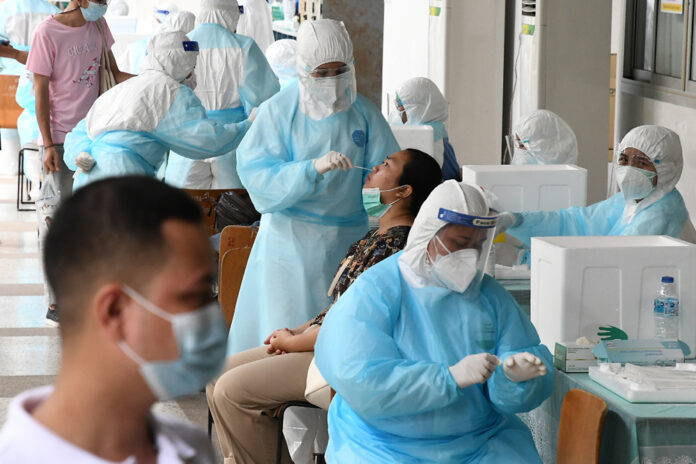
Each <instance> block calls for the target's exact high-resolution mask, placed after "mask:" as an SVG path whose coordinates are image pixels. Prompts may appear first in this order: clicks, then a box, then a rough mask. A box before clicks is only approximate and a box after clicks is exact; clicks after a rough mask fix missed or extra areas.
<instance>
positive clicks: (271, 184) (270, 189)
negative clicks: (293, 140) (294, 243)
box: [237, 103, 322, 214]
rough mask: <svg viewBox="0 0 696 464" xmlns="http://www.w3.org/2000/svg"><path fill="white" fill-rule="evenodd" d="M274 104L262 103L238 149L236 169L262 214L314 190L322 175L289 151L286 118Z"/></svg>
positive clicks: (302, 197)
mask: <svg viewBox="0 0 696 464" xmlns="http://www.w3.org/2000/svg"><path fill="white" fill-rule="evenodd" d="M283 109H284V108H277V105H268V104H267V103H264V104H262V105H261V106H260V107H259V110H258V113H257V115H256V120H255V121H254V124H253V125H252V126H251V129H249V132H247V135H246V137H245V138H244V141H243V142H242V143H241V144H240V146H239V149H238V150H237V172H238V173H239V178H240V179H241V181H242V184H243V185H244V187H246V189H247V191H248V192H249V195H250V196H251V199H252V201H253V202H254V206H255V207H256V209H257V210H258V212H259V213H261V214H266V213H273V212H276V211H282V210H284V209H287V208H289V207H291V206H293V205H295V204H296V203H298V202H300V201H301V200H303V199H304V198H306V197H308V196H310V195H311V194H312V193H313V192H314V188H315V186H316V184H317V182H318V181H319V180H320V179H321V178H322V176H320V175H319V173H317V171H316V170H315V169H314V164H313V163H312V160H311V159H309V160H301V161H295V160H294V159H293V155H292V153H291V152H290V149H291V148H290V146H291V144H290V141H289V140H286V138H288V137H289V136H288V134H287V132H288V131H289V130H291V127H283V122H285V123H286V124H287V123H288V120H287V118H282V117H280V116H279V115H277V114H276V111H277V110H280V111H282V110H283Z"/></svg>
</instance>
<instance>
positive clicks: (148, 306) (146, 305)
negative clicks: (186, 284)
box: [123, 285, 173, 322]
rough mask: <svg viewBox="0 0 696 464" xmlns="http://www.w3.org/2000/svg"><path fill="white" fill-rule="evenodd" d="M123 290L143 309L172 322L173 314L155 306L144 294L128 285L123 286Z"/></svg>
mask: <svg viewBox="0 0 696 464" xmlns="http://www.w3.org/2000/svg"><path fill="white" fill-rule="evenodd" d="M123 291H124V293H125V294H126V295H128V296H129V297H131V298H132V299H133V301H135V302H136V303H138V305H139V306H140V307H142V308H143V309H145V310H147V311H149V312H151V313H152V314H154V315H155V316H158V317H160V318H162V319H164V320H165V321H168V322H172V318H173V316H172V315H171V314H169V313H168V312H167V311H165V310H163V309H162V308H160V307H158V306H156V305H155V304H153V303H151V302H150V301H149V300H147V299H146V298H145V297H144V296H142V295H141V294H140V293H138V292H136V291H135V290H133V289H132V288H131V287H129V286H128V285H126V286H124V287H123Z"/></svg>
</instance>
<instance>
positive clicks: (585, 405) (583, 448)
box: [556, 388, 607, 464]
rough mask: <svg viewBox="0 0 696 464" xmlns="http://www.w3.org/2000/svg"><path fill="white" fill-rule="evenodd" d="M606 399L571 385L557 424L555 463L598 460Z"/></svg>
mask: <svg viewBox="0 0 696 464" xmlns="http://www.w3.org/2000/svg"><path fill="white" fill-rule="evenodd" d="M606 413H607V403H606V402H605V401H604V400H603V399H601V398H599V397H598V396H596V395H593V394H592V393H588V392H586V391H584V390H579V389H577V388H574V389H572V390H569V391H568V392H567V393H566V396H565V398H564V399H563V406H562V407H561V423H560V426H559V428H558V453H557V455H556V463H557V464H597V463H598V462H599V445H600V443H601V439H602V429H603V428H604V418H605V416H606Z"/></svg>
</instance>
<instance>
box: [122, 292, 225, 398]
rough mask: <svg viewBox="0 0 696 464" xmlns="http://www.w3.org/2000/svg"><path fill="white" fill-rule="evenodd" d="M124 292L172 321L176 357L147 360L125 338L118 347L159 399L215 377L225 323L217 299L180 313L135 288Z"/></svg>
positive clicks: (194, 388)
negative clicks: (165, 359)
mask: <svg viewBox="0 0 696 464" xmlns="http://www.w3.org/2000/svg"><path fill="white" fill-rule="evenodd" d="M124 291H125V293H126V294H127V295H128V296H130V297H131V298H133V300H135V302H136V303H138V305H139V306H140V307H141V308H143V309H145V310H147V311H149V312H151V313H152V314H154V315H156V316H157V317H160V318H162V319H165V320H167V321H169V322H170V323H171V324H172V330H173V331H174V337H175V338H176V342H177V346H178V347H179V358H178V359H175V360H172V361H148V360H145V359H143V358H142V357H141V356H140V355H139V354H137V353H136V352H135V351H134V350H133V349H132V348H131V347H130V346H128V345H127V344H126V342H125V340H121V341H120V342H119V347H120V348H121V350H123V352H124V353H125V354H126V355H127V356H128V357H129V358H131V359H132V360H133V361H134V362H135V363H136V364H138V366H140V375H142V377H143V379H144V380H145V383H147V385H148V386H149V387H150V390H152V392H153V393H154V394H155V396H156V397H157V398H158V399H159V400H160V401H163V400H168V399H171V398H177V397H179V396H184V395H189V394H192V393H196V392H198V391H200V390H201V388H203V387H205V385H206V384H207V383H208V382H209V381H210V380H212V379H213V377H215V376H216V375H217V374H218V373H219V372H220V370H221V369H222V365H223V364H224V361H225V351H226V349H227V324H226V323H225V319H224V318H223V317H222V313H221V312H220V307H219V305H218V304H217V303H210V304H209V305H206V306H205V307H203V308H200V309H197V310H194V311H189V312H186V313H180V314H171V313H168V312H167V311H164V310H163V309H162V308H159V307H158V306H155V305H154V304H153V303H151V302H150V301H148V300H146V299H145V298H144V297H143V296H141V295H140V294H139V293H137V292H136V291H135V290H133V289H131V288H129V287H125V288H124Z"/></svg>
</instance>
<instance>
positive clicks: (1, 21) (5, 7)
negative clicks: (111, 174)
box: [0, 0, 60, 146]
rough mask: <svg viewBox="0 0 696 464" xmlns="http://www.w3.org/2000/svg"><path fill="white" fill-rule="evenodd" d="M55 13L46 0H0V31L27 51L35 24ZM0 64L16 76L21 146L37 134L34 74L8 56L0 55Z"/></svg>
mask: <svg viewBox="0 0 696 464" xmlns="http://www.w3.org/2000/svg"><path fill="white" fill-rule="evenodd" d="M57 13H60V10H59V9H58V8H56V7H55V6H54V5H52V4H50V3H48V2H47V1H45V0H7V1H5V2H4V3H0V35H4V36H6V37H7V38H9V39H10V45H12V46H13V47H14V48H16V49H17V50H24V51H29V46H30V45H31V38H32V36H33V35H34V30H35V29H36V26H38V25H39V23H41V22H42V21H43V20H44V19H46V18H48V17H49V16H51V15H54V14H57ZM0 68H2V69H0V74H11V75H17V76H19V83H18V85H17V92H16V94H15V99H16V100H17V103H18V104H19V106H21V107H22V108H23V109H24V111H22V114H21V115H20V116H19V118H18V119H17V130H18V131H19V141H20V143H21V145H22V146H24V145H26V144H27V143H29V142H33V141H35V140H36V139H37V138H38V137H39V125H38V123H37V122H36V109H35V103H36V98H35V96H34V81H33V76H32V75H31V73H28V72H27V71H26V69H25V67H24V65H23V64H21V63H19V62H17V61H15V60H12V59H9V58H0Z"/></svg>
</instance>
